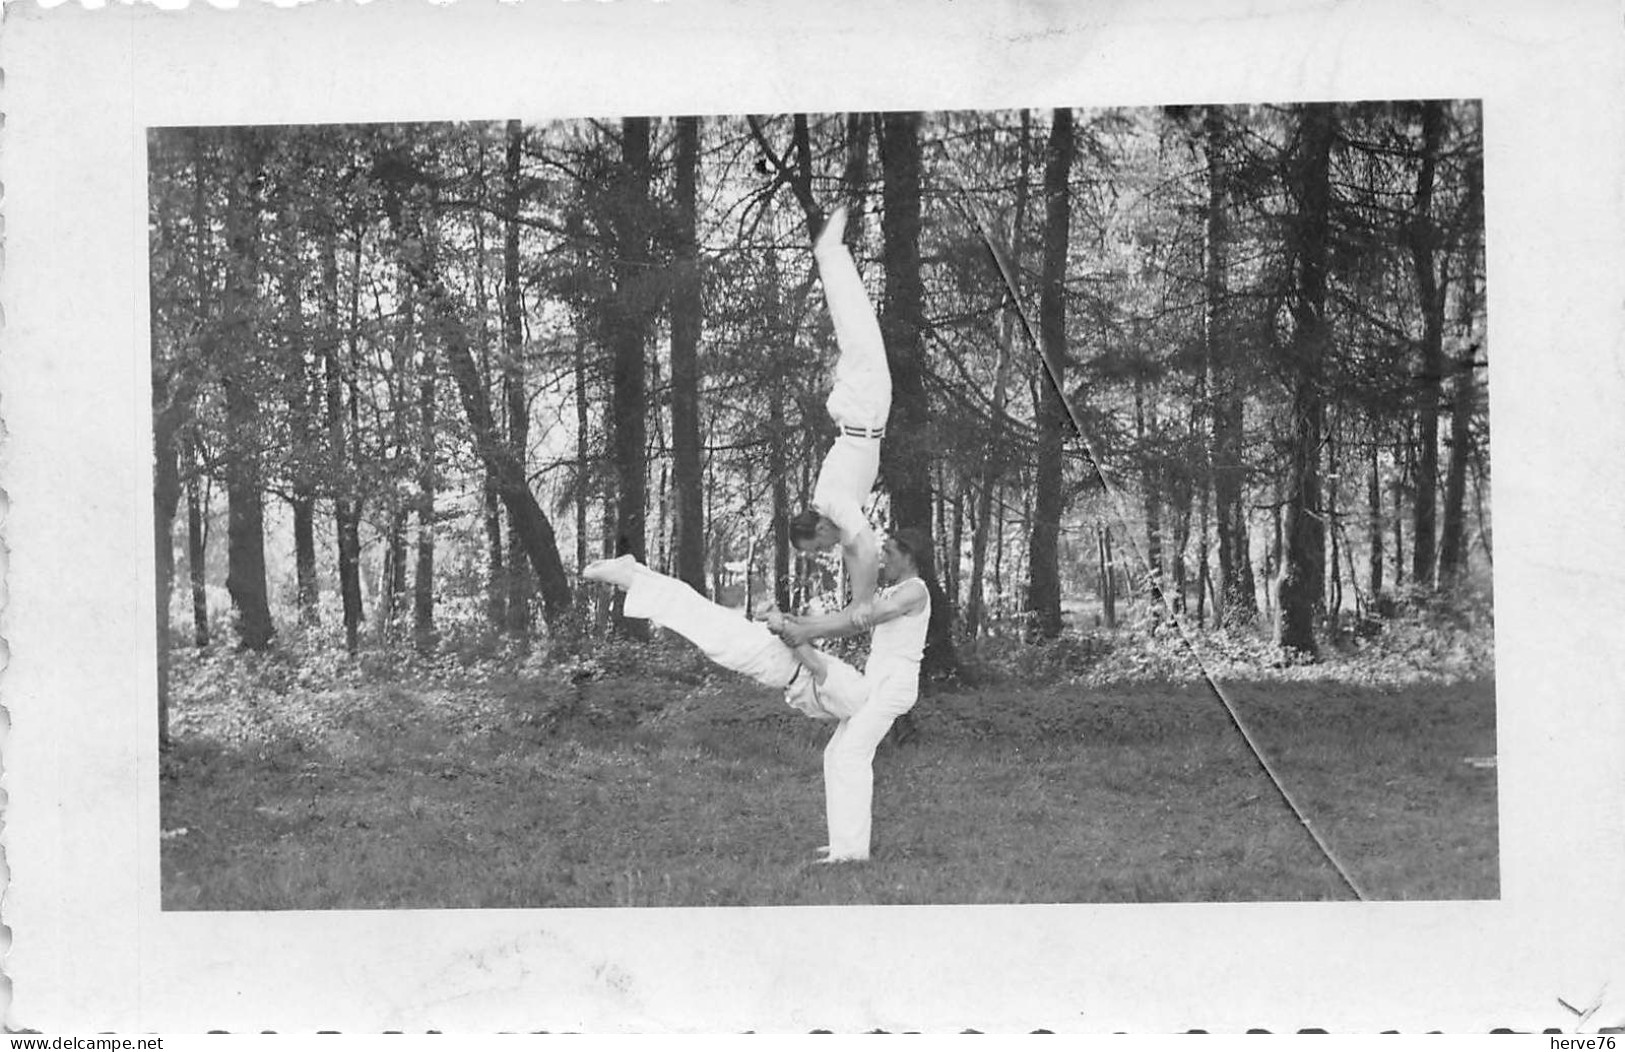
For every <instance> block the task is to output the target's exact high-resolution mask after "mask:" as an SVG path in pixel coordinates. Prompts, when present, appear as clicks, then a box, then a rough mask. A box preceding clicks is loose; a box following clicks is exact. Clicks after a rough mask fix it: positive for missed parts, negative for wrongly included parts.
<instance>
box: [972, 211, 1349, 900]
mask: <svg viewBox="0 0 1625 1052" xmlns="http://www.w3.org/2000/svg"><path fill="white" fill-rule="evenodd" d="M956 189H957V190H958V198H957V200H958V203H959V205H960V208H961V210H962V211H963V212H964V213H965V215H966V217H967V218H968V219H969V220H970V221H971V222H972V223H973V224H974V225H975V226H976V228H977V231H978V232H979V233H980V234H981V236H982V241H983V242H984V243H986V245H987V248H988V251H989V253H991V254H992V256H993V262H994V265H995V266H997V267H998V270H999V276H1000V277H1001V278H1003V279H1004V286H1005V289H1006V291H1007V292H1008V293H1009V295H1010V302H1011V305H1012V306H1013V307H1014V308H1015V311H1016V316H1017V317H1018V318H1019V319H1020V320H1021V327H1022V329H1023V330H1024V331H1025V332H1026V334H1027V339H1028V341H1029V342H1030V343H1032V345H1033V347H1034V348H1035V349H1036V350H1037V351H1038V357H1039V359H1040V360H1042V361H1043V363H1044V370H1045V372H1046V373H1048V374H1049V380H1050V383H1052V384H1054V385H1055V390H1056V393H1057V394H1059V395H1060V397H1061V404H1062V405H1063V406H1065V407H1066V414H1067V417H1068V418H1069V419H1070V420H1071V421H1072V427H1073V430H1075V431H1076V432H1077V433H1078V438H1079V439H1080V440H1081V441H1082V443H1083V449H1084V454H1085V455H1086V456H1087V457H1088V458H1089V466H1090V467H1092V468H1093V469H1094V472H1095V475H1096V477H1098V478H1099V479H1100V483H1101V486H1102V488H1103V489H1104V490H1105V491H1106V493H1107V494H1108V495H1109V496H1110V498H1111V500H1112V503H1113V505H1114V507H1115V510H1116V513H1117V518H1118V521H1119V523H1120V524H1121V525H1122V527H1123V538H1124V540H1125V541H1126V542H1127V544H1128V545H1129V547H1130V549H1132V551H1133V553H1134V557H1135V559H1136V560H1138V561H1139V563H1140V564H1141V565H1142V566H1144V567H1145V570H1146V573H1147V576H1148V578H1149V580H1150V582H1151V590H1152V593H1153V595H1154V597H1155V598H1156V600H1157V601H1159V602H1160V603H1161V604H1162V608H1163V610H1164V612H1165V613H1166V614H1167V616H1168V619H1169V620H1170V621H1171V622H1172V623H1173V625H1174V627H1175V628H1176V629H1177V630H1178V632H1179V637H1180V639H1181V640H1182V641H1183V642H1184V644H1185V647H1186V649H1188V650H1189V651H1190V653H1191V656H1192V657H1194V658H1195V659H1196V664H1197V667H1198V668H1200V669H1201V670H1202V678H1203V679H1204V680H1205V681H1206V682H1207V685H1208V689H1209V690H1211V691H1212V692H1213V696H1214V697H1216V698H1218V700H1219V704H1220V705H1222V706H1223V707H1224V711H1225V714H1226V715H1227V716H1229V718H1230V723H1231V725H1232V726H1234V727H1235V728H1236V731H1237V732H1238V733H1239V734H1240V735H1241V739H1242V741H1244V742H1245V743H1246V744H1247V748H1248V750H1249V751H1250V752H1251V753H1252V755H1253V759H1254V760H1256V761H1257V762H1258V766H1259V769H1260V770H1262V771H1263V772H1264V775H1265V776H1266V777H1267V778H1268V779H1269V781H1270V784H1271V785H1273V786H1274V787H1275V791H1276V793H1277V794H1279V796H1280V797H1281V799H1282V801H1284V802H1285V803H1286V806H1287V808H1288V809H1289V810H1290V811H1291V812H1292V814H1293V816H1294V817H1295V818H1297V820H1298V823H1299V824H1300V825H1302V826H1303V829H1304V831H1305V832H1306V833H1308V834H1309V837H1310V839H1311V840H1313V841H1314V844H1315V847H1316V848H1318V849H1319V851H1320V853H1321V855H1322V856H1324V857H1325V859H1326V861H1327V862H1329V863H1331V866H1332V869H1333V870H1335V871H1336V872H1337V875H1338V877H1339V878H1340V879H1341V880H1342V881H1343V883H1344V885H1345V886H1347V887H1348V889H1349V891H1350V892H1352V893H1353V894H1354V897H1355V898H1356V899H1359V900H1360V901H1362V902H1363V901H1365V900H1366V896H1365V894H1364V892H1362V891H1361V890H1360V886H1359V885H1358V884H1356V883H1355V882H1354V878H1353V877H1352V876H1351V875H1350V874H1349V872H1348V870H1347V869H1346V868H1344V866H1343V864H1342V863H1341V862H1339V861H1338V859H1337V856H1336V855H1335V854H1334V853H1333V852H1332V849H1331V846H1330V845H1329V844H1327V843H1326V841H1325V839H1324V838H1323V837H1322V836H1321V835H1320V832H1319V830H1317V829H1316V828H1315V825H1314V823H1313V822H1311V821H1310V820H1309V816H1308V815H1307V814H1305V813H1304V810H1303V808H1302V807H1300V806H1299V805H1298V802H1297V800H1295V799H1294V798H1293V796H1292V794H1291V792H1289V791H1288V790H1287V787H1286V785H1285V784H1284V783H1283V782H1282V781H1281V778H1280V775H1278V774H1277V773H1276V771H1275V768H1274V767H1273V766H1272V765H1271V764H1270V762H1269V760H1268V759H1266V758H1265V756H1264V752H1263V750H1262V749H1261V748H1259V745H1258V742H1257V741H1256V740H1255V739H1254V738H1253V735H1252V732H1251V731H1250V730H1248V729H1247V724H1246V722H1245V721H1243V720H1242V718H1241V714H1240V713H1239V712H1237V711H1236V706H1235V705H1234V704H1233V703H1232V702H1231V700H1230V698H1229V696H1228V695H1227V694H1226V693H1225V691H1224V688H1223V687H1222V686H1220V684H1219V681H1218V680H1217V679H1216V678H1214V676H1213V673H1212V672H1211V671H1209V670H1208V666H1207V662H1206V661H1205V660H1203V658H1202V652H1201V650H1200V649H1199V648H1198V647H1197V645H1196V639H1195V637H1194V636H1193V635H1192V633H1191V630H1190V627H1189V626H1188V625H1187V624H1186V623H1185V621H1184V619H1183V618H1181V617H1180V616H1179V611H1178V610H1177V609H1176V608H1175V607H1174V604H1173V603H1172V602H1171V601H1170V600H1169V598H1168V596H1167V594H1166V593H1165V592H1164V591H1163V590H1162V586H1161V582H1160V577H1161V574H1160V572H1159V571H1158V569H1157V567H1155V566H1152V565H1151V562H1150V559H1149V558H1147V557H1146V555H1145V554H1144V553H1142V552H1141V551H1140V546H1139V544H1138V543H1137V542H1136V541H1135V539H1134V534H1133V532H1132V531H1131V530H1130V529H1129V528H1128V523H1129V516H1128V511H1127V507H1126V505H1125V504H1124V502H1123V496H1122V493H1121V491H1119V490H1118V488H1117V487H1116V486H1115V485H1113V484H1112V481H1111V479H1110V478H1108V477H1107V475H1106V472H1105V470H1104V469H1103V468H1102V467H1101V460H1100V457H1099V455H1098V454H1097V452H1096V450H1095V446H1094V443H1093V442H1092V441H1091V440H1090V438H1089V434H1088V432H1087V431H1085V430H1084V428H1083V421H1082V420H1081V419H1080V418H1079V416H1078V413H1077V410H1076V409H1074V408H1073V406H1072V399H1071V398H1069V397H1068V396H1067V393H1066V388H1065V386H1064V385H1063V384H1062V383H1061V369H1060V363H1059V362H1056V361H1054V360H1053V353H1054V352H1053V350H1052V349H1051V348H1049V347H1046V346H1045V345H1044V341H1043V340H1042V339H1041V338H1040V336H1039V333H1038V331H1037V330H1036V329H1034V328H1033V324H1032V321H1031V319H1030V318H1028V316H1027V310H1026V307H1025V306H1023V304H1022V302H1021V296H1020V293H1019V286H1018V285H1017V284H1016V278H1015V272H1014V270H1013V269H1012V268H1011V266H1010V261H1009V260H1008V259H1007V258H1006V257H1005V254H1004V251H1003V249H1002V248H1001V247H1000V245H999V242H998V240H997V239H996V238H994V236H993V232H992V230H991V228H990V227H989V226H988V224H987V222H986V221H984V220H983V218H982V216H981V215H980V214H979V213H978V212H977V210H976V207H975V205H974V203H972V202H970V201H969V200H968V198H967V195H966V193H965V191H964V189H963V187H956Z"/></svg>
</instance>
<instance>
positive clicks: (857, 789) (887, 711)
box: [824, 663, 920, 859]
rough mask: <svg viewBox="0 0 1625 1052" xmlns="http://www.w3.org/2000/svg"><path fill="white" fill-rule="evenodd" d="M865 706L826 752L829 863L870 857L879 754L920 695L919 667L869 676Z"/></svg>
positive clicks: (841, 728) (843, 725)
mask: <svg viewBox="0 0 1625 1052" xmlns="http://www.w3.org/2000/svg"><path fill="white" fill-rule="evenodd" d="M871 672H872V673H874V674H871V675H870V676H869V677H868V678H869V691H868V696H867V698H866V699H865V701H864V703H863V706H862V707H861V708H859V709H858V710H857V712H855V713H854V714H853V715H852V716H851V717H850V718H849V719H844V720H842V721H841V722H840V723H839V724H838V725H837V726H836V728H835V733H834V734H833V735H832V736H831V737H830V739H829V744H828V745H826V746H824V815H825V820H826V822H827V824H828V827H829V857H830V858H832V859H865V858H868V857H869V840H870V831H871V826H872V824H873V812H874V795H875V765H874V760H875V749H876V748H877V747H879V745H880V741H881V739H882V738H884V737H886V732H887V731H889V730H891V725H892V723H893V722H895V721H896V719H897V717H899V716H901V715H902V714H903V713H905V712H907V711H908V710H909V709H912V708H913V707H914V703H915V701H917V700H918V699H919V695H920V673H919V666H918V665H917V664H912V663H906V664H904V665H902V666H899V667H888V668H886V669H883V670H873V669H872V670H871Z"/></svg>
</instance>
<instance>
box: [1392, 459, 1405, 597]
mask: <svg viewBox="0 0 1625 1052" xmlns="http://www.w3.org/2000/svg"><path fill="white" fill-rule="evenodd" d="M1393 524H1394V589H1395V590H1396V591H1397V590H1398V589H1400V588H1401V587H1403V586H1404V584H1405V488H1404V487H1403V486H1401V485H1400V484H1399V483H1398V482H1395V483H1394V517H1393Z"/></svg>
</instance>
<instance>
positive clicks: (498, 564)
mask: <svg viewBox="0 0 1625 1052" xmlns="http://www.w3.org/2000/svg"><path fill="white" fill-rule="evenodd" d="M512 131H513V129H512V125H511V123H510V126H509V128H508V129H507V131H506V133H505V134H506V135H510V136H511V134H512ZM486 143H487V139H486V137H484V136H482V137H481V138H480V140H479V187H480V193H481V195H482V196H483V195H484V194H486V193H487V192H488V191H487V188H486V174H485V162H486ZM506 171H507V168H506V163H504V173H505V174H506ZM515 181H517V180H515ZM506 203H507V202H506V201H504V202H503V204H504V206H506ZM472 221H473V225H474V311H475V316H476V317H478V318H479V347H480V383H481V385H482V386H483V387H484V388H485V391H486V397H487V398H490V397H492V393H493V392H494V391H495V389H496V378H497V368H496V364H495V363H494V362H493V360H492V359H493V357H494V355H493V354H492V346H493V344H494V343H495V341H494V340H493V339H492V338H491V324H490V318H491V296H490V292H489V288H490V284H489V281H488V280H487V272H486V258H487V247H486V238H485V213H484V212H476V213H475V214H474V215H473V217H472ZM515 225H517V224H515ZM504 234H506V231H504ZM503 249H504V252H506V250H507V244H506V240H505V241H504V245H503ZM514 249H515V251H514V254H515V255H518V246H517V245H515V246H514ZM504 264H506V260H504ZM503 271H504V273H503V277H504V281H505V280H506V277H507V268H506V265H504V268H503ZM503 306H504V307H505V306H506V304H505V303H504V304H503ZM502 365H503V370H504V372H505V371H506V366H507V354H506V348H504V354H503V362H502ZM480 499H481V520H482V522H483V525H484V526H485V552H486V556H485V559H486V578H485V619H486V621H487V622H488V623H489V624H490V626H491V628H492V630H493V631H497V632H501V631H503V630H505V629H506V628H507V626H508V586H509V572H508V565H507V558H506V556H505V555H504V552H503V543H502V498H501V497H498V496H497V490H496V486H495V485H493V484H492V482H491V477H490V475H489V474H486V475H485V477H484V478H483V479H482V480H481V486H480Z"/></svg>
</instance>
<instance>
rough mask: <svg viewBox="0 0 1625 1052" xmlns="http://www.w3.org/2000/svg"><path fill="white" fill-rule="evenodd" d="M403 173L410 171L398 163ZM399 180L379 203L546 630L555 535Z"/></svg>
mask: <svg viewBox="0 0 1625 1052" xmlns="http://www.w3.org/2000/svg"><path fill="white" fill-rule="evenodd" d="M406 171H407V172H408V173H409V175H408V177H412V176H414V175H415V173H413V172H412V170H411V169H409V168H408V169H406ZM403 189H405V187H402V186H392V187H391V188H390V191H389V192H387V193H386V194H385V205H386V208H387V209H388V210H389V213H390V216H389V218H390V221H391V223H392V224H393V225H394V226H396V228H397V233H398V234H399V235H402V236H398V237H397V238H396V242H397V251H399V252H400V254H401V256H402V262H403V263H404V265H405V266H406V267H407V269H408V272H409V273H410V274H411V276H412V280H413V283H414V285H415V286H416V287H417V289H418V290H419V291H420V293H421V295H422V298H423V301H424V304H425V309H426V310H427V311H428V312H429V314H430V317H431V319H432V324H433V325H434V327H435V329H436V332H437V334H438V338H439V342H440V345H441V348H440V349H441V352H442V354H443V356H444V358H445V362H446V367H447V369H448V370H449V371H450V372H451V376H452V379H453V380H454V381H455V382H456V384H457V393H458V397H459V399H460V401H461V402H462V405H463V413H464V415H465V416H467V418H468V423H469V428H470V430H471V431H472V432H473V438H474V449H475V452H476V453H477V454H478V455H479V457H480V459H481V460H482V461H483V462H484V464H485V470H486V473H487V474H488V475H489V476H490V477H491V478H492V480H493V482H494V483H495V485H496V487H497V492H498V494H499V495H500V496H501V497H502V503H503V506H504V507H505V508H506V509H507V510H508V513H509V515H510V516H512V518H513V519H514V520H515V526H516V527H517V529H516V533H517V534H518V537H519V541H520V545H521V546H522V547H523V550H524V553H525V555H526V557H527V558H528V559H529V560H530V565H531V568H532V569H533V570H534V571H536V574H537V587H538V590H539V591H540V593H541V597H542V616H543V617H544V618H545V619H546V620H547V623H548V625H549V627H550V628H554V629H558V628H561V627H562V625H563V620H562V618H563V617H564V616H565V615H566V614H567V613H568V612H569V609H570V606H571V602H572V596H571V593H570V585H569V581H568V580H567V579H566V577H565V575H564V564H563V563H562V562H561V561H560V559H559V549H558V541H557V539H556V537H555V535H554V533H553V524H552V522H551V521H549V519H548V517H547V513H546V512H544V511H543V510H542V507H541V505H540V504H538V503H537V501H536V495H535V494H534V493H532V492H531V491H530V481H529V479H528V478H527V477H526V475H525V465H524V461H523V460H521V459H520V458H519V457H518V456H516V455H515V454H514V452H513V449H512V446H511V445H510V444H509V442H508V441H507V436H505V435H503V434H502V433H501V432H500V431H499V430H498V429H497V426H496V420H495V417H494V416H493V415H492V412H491V403H490V400H489V399H488V398H487V397H486V393H485V385H484V384H483V383H481V380H480V370H479V366H478V364H477V363H476V362H475V361H474V355H473V353H472V351H471V350H470V347H469V334H468V329H467V326H466V325H465V324H464V322H463V319H462V317H461V315H460V312H459V311H458V309H457V304H456V302H455V301H454V299H453V298H452V294H451V290H450V289H448V288H447V287H446V285H445V280H444V278H443V277H442V276H441V274H440V270H439V263H438V259H437V252H438V245H437V244H436V239H435V238H434V237H433V227H432V226H431V225H430V224H427V223H425V222H424V221H423V217H420V216H418V215H417V214H416V213H415V211H414V210H413V209H412V208H409V207H406V202H405V201H404V195H403V194H402V193H401V191H402V190H403Z"/></svg>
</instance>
